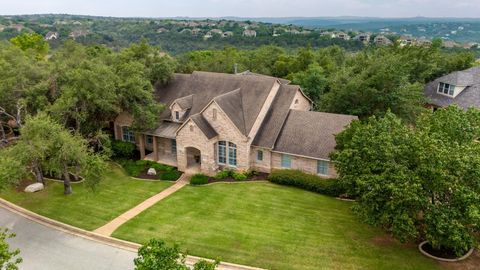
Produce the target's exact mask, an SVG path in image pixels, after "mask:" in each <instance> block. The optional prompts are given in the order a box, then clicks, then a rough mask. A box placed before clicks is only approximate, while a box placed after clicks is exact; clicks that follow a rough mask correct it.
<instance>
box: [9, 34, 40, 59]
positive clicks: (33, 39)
mask: <svg viewBox="0 0 480 270" xmlns="http://www.w3.org/2000/svg"><path fill="white" fill-rule="evenodd" d="M10 42H11V43H12V44H14V45H15V46H17V47H19V48H20V49H22V50H23V51H27V50H33V51H34V52H35V53H36V54H37V58H38V59H42V58H44V57H45V56H46V55H47V53H48V48H49V46H48V43H47V42H46V41H45V39H44V38H43V37H42V36H41V35H39V34H37V33H24V34H21V35H18V36H16V37H14V38H12V39H10Z"/></svg>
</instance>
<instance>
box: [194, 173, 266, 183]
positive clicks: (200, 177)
mask: <svg viewBox="0 0 480 270" xmlns="http://www.w3.org/2000/svg"><path fill="white" fill-rule="evenodd" d="M267 177H268V174H267V173H262V172H256V171H246V172H241V171H233V170H223V171H220V172H218V173H217V174H216V175H215V176H213V177H211V176H206V175H204V174H196V175H194V176H192V178H193V182H192V179H191V184H193V185H204V184H210V183H216V182H240V181H265V180H266V179H267Z"/></svg>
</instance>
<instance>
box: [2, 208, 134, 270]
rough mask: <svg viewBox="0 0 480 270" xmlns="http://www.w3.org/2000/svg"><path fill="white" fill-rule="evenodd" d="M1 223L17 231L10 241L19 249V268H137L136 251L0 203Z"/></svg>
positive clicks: (41, 269)
mask: <svg viewBox="0 0 480 270" xmlns="http://www.w3.org/2000/svg"><path fill="white" fill-rule="evenodd" d="M0 227H6V228H8V229H9V230H10V231H12V232H14V233H16V234H17V236H16V237H15V238H12V239H9V240H8V242H9V243H10V244H11V247H12V248H19V249H20V257H22V258H23V262H22V263H21V264H20V270H65V269H69V270H77V269H78V270H85V269H92V270H93V269H98V270H103V269H105V270H107V269H118V270H124V269H125V270H127V269H129V270H131V269H133V268H134V265H133V258H135V257H136V253H135V252H133V251H128V250H125V249H122V248H118V247H114V246H110V245H105V244H103V243H100V242H97V241H93V240H89V239H85V238H83V237H80V236H76V235H73V234H70V233H66V232H63V231H60V230H56V229H54V228H52V227H49V226H46V225H43V224H39V223H37V222H34V221H32V220H30V219H27V218H25V217H23V216H22V215H20V214H17V213H15V212H11V211H9V210H6V209H4V208H1V207H0Z"/></svg>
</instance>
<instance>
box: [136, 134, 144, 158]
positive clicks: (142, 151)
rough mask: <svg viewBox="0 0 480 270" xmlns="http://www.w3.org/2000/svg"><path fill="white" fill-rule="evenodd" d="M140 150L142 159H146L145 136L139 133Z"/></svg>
mask: <svg viewBox="0 0 480 270" xmlns="http://www.w3.org/2000/svg"><path fill="white" fill-rule="evenodd" d="M137 136H138V148H140V159H144V158H145V135H143V134H140V133H137Z"/></svg>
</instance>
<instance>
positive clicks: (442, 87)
mask: <svg viewBox="0 0 480 270" xmlns="http://www.w3.org/2000/svg"><path fill="white" fill-rule="evenodd" d="M454 90H455V85H451V84H448V83H442V82H441V83H439V84H438V89H437V92H438V93H442V94H445V95H449V96H453V93H454Z"/></svg>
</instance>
